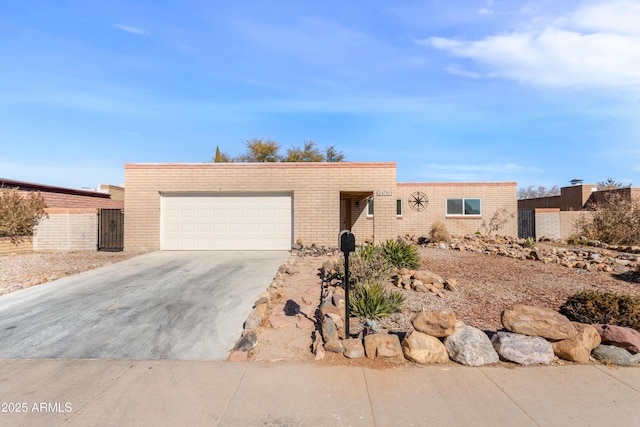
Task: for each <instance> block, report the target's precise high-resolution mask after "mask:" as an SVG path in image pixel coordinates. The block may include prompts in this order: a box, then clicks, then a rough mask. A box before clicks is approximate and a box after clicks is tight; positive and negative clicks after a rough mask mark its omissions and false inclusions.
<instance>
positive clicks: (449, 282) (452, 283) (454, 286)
mask: <svg viewBox="0 0 640 427" xmlns="http://www.w3.org/2000/svg"><path fill="white" fill-rule="evenodd" d="M444 288H445V289H446V290H448V291H451V292H456V291H457V290H458V281H457V280H456V279H446V280H445V281H444Z"/></svg>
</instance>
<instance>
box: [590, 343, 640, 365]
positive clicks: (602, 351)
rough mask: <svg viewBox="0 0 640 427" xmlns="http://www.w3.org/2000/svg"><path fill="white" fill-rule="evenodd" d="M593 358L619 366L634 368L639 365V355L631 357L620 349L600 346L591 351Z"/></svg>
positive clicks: (611, 346)
mask: <svg viewBox="0 0 640 427" xmlns="http://www.w3.org/2000/svg"><path fill="white" fill-rule="evenodd" d="M592 354H593V357H595V358H596V359H598V360H600V361H602V362H604V363H612V364H614V365H619V366H636V365H638V364H640V354H636V355H633V354H631V353H630V352H628V351H627V350H625V349H624V348H622V347H617V346H615V345H603V344H600V345H599V346H597V347H596V348H594V349H593V351H592Z"/></svg>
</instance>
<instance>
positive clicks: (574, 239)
mask: <svg viewBox="0 0 640 427" xmlns="http://www.w3.org/2000/svg"><path fill="white" fill-rule="evenodd" d="M567 243H568V244H570V245H583V246H584V245H587V244H589V240H588V239H587V238H586V237H584V236H580V235H579V234H572V235H571V236H569V237H567Z"/></svg>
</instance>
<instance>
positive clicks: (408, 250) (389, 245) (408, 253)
mask: <svg viewBox="0 0 640 427" xmlns="http://www.w3.org/2000/svg"><path fill="white" fill-rule="evenodd" d="M381 247H382V250H383V251H384V254H385V256H386V258H387V260H388V261H389V263H390V264H391V265H393V266H394V267H396V268H408V269H410V270H415V269H417V268H418V267H420V255H418V250H417V249H416V247H415V246H413V245H412V244H411V243H409V242H407V241H404V240H401V239H397V240H387V241H386V242H384V243H382V244H381Z"/></svg>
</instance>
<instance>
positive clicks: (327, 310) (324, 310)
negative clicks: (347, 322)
mask: <svg viewBox="0 0 640 427" xmlns="http://www.w3.org/2000/svg"><path fill="white" fill-rule="evenodd" d="M320 314H321V315H322V316H323V317H324V316H326V315H327V314H335V315H338V316H341V315H342V310H340V309H339V308H338V307H336V306H335V305H333V304H325V305H323V306H321V307H320Z"/></svg>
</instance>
